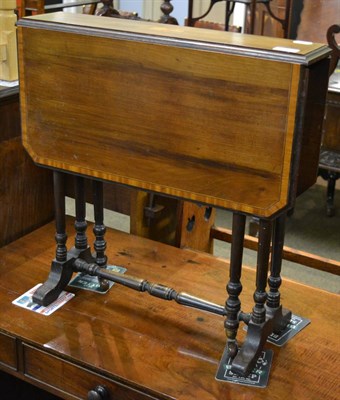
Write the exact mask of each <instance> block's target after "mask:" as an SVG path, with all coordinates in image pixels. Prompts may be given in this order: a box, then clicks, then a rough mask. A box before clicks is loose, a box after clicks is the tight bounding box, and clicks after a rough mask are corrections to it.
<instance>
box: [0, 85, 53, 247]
mask: <svg viewBox="0 0 340 400" xmlns="http://www.w3.org/2000/svg"><path fill="white" fill-rule="evenodd" d="M5 92H6V91H5V90H2V91H1V96H0V144H1V145H0V171H1V173H0V204H1V206H0V247H1V246H3V245H4V244H6V243H9V242H10V241H12V240H14V239H17V238H18V237H20V236H22V235H24V234H25V233H27V232H30V231H31V230H33V229H35V228H37V227H38V226H41V225H42V224H45V223H46V222H48V221H50V220H51V219H52V218H53V214H54V212H53V189H52V174H51V173H50V171H47V170H46V169H42V168H38V167H36V166H35V165H34V164H33V162H32V159H31V158H30V157H29V156H28V154H27V152H26V151H25V149H24V147H23V145H22V142H21V129H20V114H19V97H18V94H17V93H16V94H11V91H8V92H9V93H10V94H9V95H8V96H7V95H6V93H5Z"/></svg>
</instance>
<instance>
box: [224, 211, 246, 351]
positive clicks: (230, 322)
mask: <svg viewBox="0 0 340 400" xmlns="http://www.w3.org/2000/svg"><path fill="white" fill-rule="evenodd" d="M245 223H246V217H245V215H242V214H237V213H234V214H233V226H232V240H231V254H230V274H229V276H230V280H229V282H228V284H227V292H228V294H229V297H228V299H227V301H226V311H227V319H226V320H225V323H224V326H225V330H226V334H227V338H228V341H227V346H228V351H229V353H230V356H231V357H234V356H235V355H236V353H237V351H238V346H237V341H236V335H237V331H238V327H239V316H238V314H239V312H240V309H241V302H240V300H239V295H240V294H241V291H242V284H241V271H242V258H243V242H244V232H245Z"/></svg>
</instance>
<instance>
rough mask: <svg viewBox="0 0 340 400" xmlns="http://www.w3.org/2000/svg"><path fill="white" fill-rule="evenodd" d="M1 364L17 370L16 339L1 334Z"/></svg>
mask: <svg viewBox="0 0 340 400" xmlns="http://www.w3.org/2000/svg"><path fill="white" fill-rule="evenodd" d="M0 364H2V365H5V366H6V367H9V368H11V369H15V370H17V350H16V339H15V337H13V336H10V335H7V334H6V333H0Z"/></svg>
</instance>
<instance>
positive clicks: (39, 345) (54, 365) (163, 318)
mask: <svg viewBox="0 0 340 400" xmlns="http://www.w3.org/2000/svg"><path fill="white" fill-rule="evenodd" d="M72 224H73V221H69V224H68V230H69V231H70V230H71V229H72V228H71V226H72ZM54 229H55V228H54V224H52V223H51V224H49V225H46V226H44V227H42V228H40V229H38V230H36V231H34V232H32V233H31V234H29V235H28V236H25V237H23V238H21V239H19V240H18V241H16V242H13V243H11V244H10V245H8V246H6V247H4V248H3V249H1V250H0V276H1V281H0V282H1V283H0V368H1V369H3V370H5V371H7V372H10V373H12V374H14V375H16V376H20V377H21V378H22V379H26V380H28V381H30V382H33V383H34V384H35V385H38V386H40V387H43V388H45V389H46V390H48V391H51V392H53V393H55V394H58V395H59V396H61V397H63V398H66V399H67V398H73V399H74V398H82V399H84V398H86V393H87V392H88V390H90V389H92V388H93V386H91V385H94V383H95V382H97V383H99V382H102V380H103V379H104V378H105V379H110V380H112V381H114V382H117V383H118V388H117V389H116V391H115V393H114V394H115V396H113V397H112V398H115V399H124V400H125V399H137V398H138V399H140V398H143V399H145V398H157V399H170V398H171V399H202V400H205V399H247V400H251V399H254V400H255V399H256V400H262V399H267V400H269V399H270V400H290V399H292V398H294V399H299V400H300V399H306V400H307V399H308V400H320V399H325V400H336V399H337V396H338V393H339V391H340V386H339V380H338V374H337V368H336V363H337V361H338V360H339V356H340V346H339V337H338V331H339V322H338V318H337V313H338V310H339V306H340V301H339V300H340V298H339V296H338V295H334V294H331V293H327V292H323V291H320V290H318V289H313V288H311V287H306V286H303V285H301V284H297V283H294V282H292V281H287V280H286V281H285V282H284V284H283V286H282V297H283V301H284V302H285V305H287V306H288V307H289V308H291V309H292V310H293V312H294V313H295V314H297V315H300V316H303V317H306V318H309V319H311V324H310V325H309V326H307V327H306V328H305V329H304V330H303V331H301V332H300V333H299V334H298V335H297V336H296V337H295V338H293V339H292V340H291V341H289V342H288V344H286V345H285V346H284V348H282V349H280V348H278V347H274V346H272V345H269V344H267V346H266V347H267V348H272V349H273V350H274V352H275V355H274V360H273V366H272V371H271V375H270V380H269V386H268V387H267V388H266V389H258V388H247V387H244V386H240V385H232V384H229V383H221V382H218V381H216V380H215V373H216V370H217V366H218V363H219V360H220V356H221V354H222V351H223V348H224V345H225V336H224V333H223V318H221V317H219V316H216V315H210V314H208V313H204V312H200V311H198V310H194V309H189V308H185V307H184V308H183V307H180V306H177V305H174V304H170V302H164V301H161V300H159V299H156V298H153V297H151V296H148V295H145V294H140V293H136V292H134V291H130V290H128V289H126V288H124V287H122V286H119V285H115V286H113V288H112V289H111V291H110V292H109V293H108V294H105V295H101V294H95V293H92V292H89V291H80V290H78V289H71V288H68V290H69V291H72V292H74V293H75V294H76V296H75V297H74V298H73V299H72V300H71V301H70V302H68V303H67V304H66V305H64V306H63V307H62V308H61V309H59V310H57V311H56V312H55V313H54V314H52V315H51V316H48V317H46V316H41V315H39V314H37V313H34V312H30V311H27V310H24V309H22V308H20V307H17V306H14V305H12V304H11V302H12V301H13V300H14V299H15V298H17V297H18V296H19V295H21V294H22V293H24V292H25V291H27V290H28V289H30V288H32V287H33V286H35V285H36V284H37V283H39V282H42V281H43V280H44V279H45V275H46V267H47V266H48V265H49V263H50V260H51V258H52V257H53V255H54V251H55V244H54V240H53V235H54ZM107 240H108V242H109V244H110V245H109V246H108V251H107V254H108V257H109V261H110V263H111V264H117V265H124V266H126V267H127V268H128V272H127V273H129V274H131V275H135V276H140V277H147V278H148V279H150V280H152V281H154V282H161V283H164V284H167V285H169V286H172V287H174V288H176V289H182V290H186V287H187V282H190V283H191V286H190V293H191V294H193V295H198V296H202V297H204V298H206V299H208V300H211V301H214V302H217V303H219V304H223V303H224V301H225V296H226V293H225V289H224V285H221V282H225V281H226V279H227V275H228V263H227V262H225V261H224V260H221V259H216V258H214V257H213V256H210V255H208V254H205V253H201V252H196V251H192V250H180V249H177V248H174V247H170V246H167V245H164V244H161V243H156V242H154V241H150V240H148V239H143V238H139V237H136V236H133V235H128V234H125V233H121V232H118V231H113V230H108V233H107ZM19 277H20V279H18V278H19ZM242 282H243V285H244V303H242V304H244V307H245V308H249V307H250V305H251V304H252V293H253V285H254V271H253V270H252V269H250V268H247V267H245V268H244V269H243V281H242ZM241 331H242V330H241ZM240 333H241V335H242V336H243V335H244V332H243V331H242V332H240ZM4 335H6V336H4ZM8 335H9V336H8ZM11 339H13V340H12V341H11ZM14 339H15V340H14ZM15 348H16V351H17V355H16V357H14V356H12V353H11V352H13V351H15ZM17 359H18V360H19V363H18V365H17V364H16V363H17ZM65 361H67V362H66V363H65ZM68 362H71V364H69V363H68ZM6 365H7V366H6ZM10 366H11V367H10ZM24 371H25V374H24ZM85 373H86V374H88V375H84V374H85ZM96 374H98V375H96ZM84 376H88V379H84ZM96 379H97V380H96ZM132 388H133V389H134V390H132V391H131V389H132ZM143 393H144V395H143ZM71 395H73V396H74V397H71ZM147 395H149V396H151V397H145V396H147ZM141 396H144V397H141Z"/></svg>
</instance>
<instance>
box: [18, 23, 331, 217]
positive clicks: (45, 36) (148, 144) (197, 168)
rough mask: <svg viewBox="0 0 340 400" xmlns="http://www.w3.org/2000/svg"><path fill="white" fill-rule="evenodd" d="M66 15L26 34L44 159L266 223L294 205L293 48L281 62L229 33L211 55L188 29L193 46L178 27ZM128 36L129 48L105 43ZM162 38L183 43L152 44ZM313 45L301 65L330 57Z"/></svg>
mask: <svg viewBox="0 0 340 400" xmlns="http://www.w3.org/2000/svg"><path fill="white" fill-rule="evenodd" d="M85 17H88V16H85ZM41 18H42V21H43V22H44V21H46V17H45V16H43V17H41ZM49 18H50V21H52V22H53V21H54V20H53V18H54V17H53V16H52V17H49ZM64 18H67V20H66V22H65V24H64V25H63V24H62V23H60V25H57V26H54V25H53V24H51V25H49V26H48V27H47V28H46V24H45V25H44V24H43V25H41V24H40V25H39V22H40V23H41V21H39V20H37V19H36V18H34V19H28V20H27V21H28V22H29V24H32V26H30V27H24V26H20V27H19V49H20V51H19V53H20V58H21V63H20V65H21V67H20V68H21V85H22V87H21V88H22V91H21V95H22V115H23V141H24V145H25V147H26V149H27V150H28V152H29V153H30V155H31V156H32V158H33V159H34V161H35V162H36V163H38V164H43V165H46V166H49V167H52V168H57V169H63V170H66V171H69V172H73V173H77V174H83V175H87V176H92V177H95V178H100V179H103V180H108V181H114V182H118V183H123V184H127V185H131V186H135V187H138V188H140V189H146V190H151V191H156V192H159V193H163V194H166V195H171V196H175V197H180V198H185V199H189V200H193V201H197V202H200V203H207V204H211V205H214V206H219V207H224V208H229V209H235V210H239V211H244V212H248V213H251V214H256V215H260V216H271V215H272V214H274V213H275V212H277V211H279V210H281V209H282V208H284V207H285V206H287V204H288V203H289V202H290V200H291V197H292V196H293V192H292V191H291V187H292V186H293V184H294V182H295V180H296V176H297V173H296V170H297V168H296V166H295V167H294V165H295V164H294V160H293V159H292V154H294V157H295V158H296V157H298V152H296V151H294V152H293V151H292V149H293V142H295V145H296V146H297V147H296V148H298V143H299V141H300V140H301V138H300V136H301V131H300V130H298V129H296V123H297V120H296V113H297V107H298V95H299V90H300V91H301V88H302V87H303V86H300V89H299V84H300V81H301V79H302V78H303V76H304V75H303V74H302V75H301V74H300V72H301V68H303V67H301V66H300V65H298V63H296V64H295V63H294V64H292V63H291V62H290V59H289V55H290V53H289V52H288V53H287V56H286V57H287V59H284V58H282V59H280V60H273V59H272V57H273V56H271V55H270V54H269V53H268V54H267V53H266V52H268V50H267V47H266V46H267V44H266V42H264V43H262V41H261V40H262V39H259V38H258V39H257V40H256V44H257V48H258V49H261V48H262V47H261V46H263V49H262V50H261V51H262V53H261V56H259V57H257V58H254V57H249V56H247V51H248V49H247V48H246V47H244V48H239V47H237V45H235V43H236V44H238V41H239V40H240V39H234V37H233V36H232V37H230V38H229V36H228V39H230V40H234V41H235V43H233V42H231V44H230V45H229V46H228V45H227V44H226V43H224V41H225V39H226V38H225V37H224V36H223V34H224V32H220V34H221V35H222V36H221V37H220V39H218V38H219V36H216V38H215V39H216V43H214V44H213V45H211V49H210V48H207V47H206V46H208V44H207V39H205V40H202V41H201V42H199V40H201V38H202V37H203V38H205V34H203V36H202V33H200V32H197V33H196V29H194V30H193V31H192V29H193V28H186V29H187V30H189V31H188V32H187V31H186V30H185V31H184V33H183V35H184V38H185V37H186V36H185V35H189V36H188V37H190V40H194V38H195V40H196V42H195V44H190V45H188V46H187V47H183V46H184V45H183V43H182V41H183V40H184V39H182V41H181V39H178V36H179V31H178V32H177V30H176V29H177V28H176V29H175V30H172V28H171V27H170V28H169V29H168V30H165V31H164V29H165V28H164V27H161V28H159V29H158V28H157V26H156V27H155V25H154V24H147V25H143V24H142V25H139V24H138V23H137V24H134V25H129V24H126V23H125V24H121V23H119V24H118V25H117V26H116V25H115V23H111V25H110V24H109V23H108V22H105V23H102V22H96V19H87V18H85V19H84V20H83V19H78V17H76V19H73V17H70V19H68V18H69V17H66V16H63V17H62V21H63V19H64ZM27 21H26V22H27ZM67 21H69V25H67ZM88 21H89V22H90V24H89V25H88V26H87V25H86V23H87V22H88ZM26 22H25V21H24V22H22V24H25V23H26ZM82 22H84V23H85V25H86V29H87V31H84V32H81V33H84V34H79V32H78V33H75V27H74V25H75V24H77V23H78V24H80V25H81V23H82ZM35 23H36V24H37V26H36V28H37V29H32V28H33V27H34V24H35ZM95 23H97V24H98V26H95ZM91 24H92V25H91ZM102 24H104V25H103V26H102ZM108 24H109V25H108ZM47 25H48V24H47ZM151 26H152V29H151ZM109 27H111V31H110V30H108V28H109ZM50 28H51V29H50ZM100 28H102V29H104V30H103V31H101V30H100ZM123 28H124V29H126V31H127V32H128V33H129V35H131V38H130V39H129V40H126V39H121V38H119V37H118V38H111V37H108V35H110V33H112V32H113V33H115V34H118V33H119V32H120V31H119V29H123ZM54 29H55V30H54ZM105 29H107V31H105ZM147 29H151V32H148V30H147ZM183 29H184V28H183ZM134 31H136V32H137V33H134ZM158 31H159V32H160V34H159V36H156V34H157V32H158ZM197 31H200V30H199V29H197ZM103 32H105V33H103ZM117 32H118V33H117ZM143 32H144V34H145V35H146V34H148V36H147V37H146V38H145V40H144V41H141V40H140V38H139V35H141V34H142V33H143ZM180 32H182V30H180ZM86 33H87V34H86ZM166 34H168V35H170V36H171V35H172V36H173V37H174V38H175V39H176V40H177V42H175V44H174V45H173V44H172V43H170V44H171V45H170V44H169V43H165V44H164V43H161V42H160V43H158V42H157V43H154V41H155V40H156V39H157V40H158V39H159V40H163V41H164V40H165V36H166ZM208 37H209V34H208ZM155 38H156V39H155ZM175 39H173V40H175ZM218 40H219V42H218ZM243 40H244V42H243V45H244V46H245V45H246V44H247V43H248V41H247V40H246V39H243ZM252 40H253V39H249V41H250V42H249V43H251V42H252ZM272 40H273V39H272ZM178 43H179V44H180V45H179V44H178ZM271 43H272V44H273V43H274V42H271ZM280 43H281V42H280ZM280 43H279V44H280ZM177 44H178V45H177ZM281 44H282V45H283V44H287V43H286V42H285V41H284V42H282V43H281ZM181 46H182V47H181ZM218 46H219V47H218ZM232 46H234V47H233V49H237V51H238V54H237V55H234V54H232V51H229V48H230V47H232ZM315 46H316V45H313V46H312V47H311V48H310V49H309V53H307V50H306V49H302V48H301V49H299V50H298V52H299V54H298V57H300V58H301V59H305V57H306V54H308V55H310V54H315V52H317V51H321V53H322V51H324V48H323V47H322V46H321V47H320V46H316V47H315ZM250 47H251V46H250ZM253 47H254V48H255V44H253ZM220 48H222V49H223V51H224V52H223V53H222V52H221V51H220V50H219V49H220ZM208 50H209V51H208ZM228 51H229V52H230V54H228ZM235 51H236V50H235ZM242 51H243V53H244V54H245V55H244V56H241V54H242ZM266 57H267V59H266ZM282 57H284V55H283V56H282ZM278 77H279V78H278ZM293 170H294V171H293ZM315 175H316V174H315Z"/></svg>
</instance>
